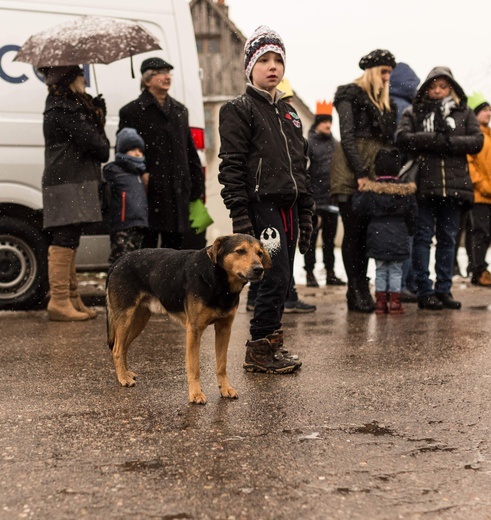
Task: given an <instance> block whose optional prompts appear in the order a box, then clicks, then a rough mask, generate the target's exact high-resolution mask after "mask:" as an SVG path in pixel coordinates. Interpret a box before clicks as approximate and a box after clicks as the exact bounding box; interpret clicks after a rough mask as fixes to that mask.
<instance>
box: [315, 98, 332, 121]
mask: <svg viewBox="0 0 491 520" xmlns="http://www.w3.org/2000/svg"><path fill="white" fill-rule="evenodd" d="M324 121H332V102H331V101H330V102H329V103H326V100H325V99H324V100H323V101H317V105H316V108H315V121H314V126H317V125H318V124H319V123H323V122H324Z"/></svg>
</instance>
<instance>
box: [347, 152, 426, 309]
mask: <svg viewBox="0 0 491 520" xmlns="http://www.w3.org/2000/svg"><path fill="white" fill-rule="evenodd" d="M374 167H375V174H376V176H377V178H376V180H374V181H372V180H367V181H366V182H365V183H364V184H363V186H362V187H361V191H358V192H356V193H355V194H354V195H353V199H352V205H353V211H354V213H355V214H357V215H363V216H366V217H368V218H369V219H370V222H369V224H368V232H367V244H366V246H367V248H366V255H367V257H369V258H374V259H375V264H376V271H375V297H376V302H375V313H376V314H385V313H387V312H389V313H390V314H402V313H403V312H404V310H403V308H402V305H401V302H400V296H401V284H402V263H403V261H404V260H405V259H407V258H409V256H410V239H409V237H410V236H411V235H413V234H414V232H415V231H416V218H417V213H418V207H417V203H416V197H415V195H414V194H415V193H416V184H415V183H414V182H409V183H403V182H402V181H400V180H398V179H397V174H398V173H399V170H400V167H401V160H400V156H399V152H398V151H397V150H386V149H382V150H380V151H379V152H378V153H377V156H376V157H375V162H374ZM387 295H389V307H388V308H387Z"/></svg>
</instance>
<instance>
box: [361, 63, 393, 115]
mask: <svg viewBox="0 0 491 520" xmlns="http://www.w3.org/2000/svg"><path fill="white" fill-rule="evenodd" d="M382 68H387V67H386V66H385V65H383V66H379V67H371V68H370V69H366V70H365V72H364V74H363V76H360V77H359V78H358V79H355V81H354V83H356V84H357V85H358V86H359V87H360V88H362V89H363V90H364V91H365V92H366V93H367V95H368V97H369V98H370V101H371V102H372V103H373V104H374V105H375V106H376V107H377V108H378V109H379V110H380V111H381V112H383V111H384V110H386V111H387V112H390V111H391V108H390V101H389V82H388V81H387V82H385V83H384V82H383V81H382V74H381V70H382Z"/></svg>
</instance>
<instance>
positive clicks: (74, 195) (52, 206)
mask: <svg viewBox="0 0 491 520" xmlns="http://www.w3.org/2000/svg"><path fill="white" fill-rule="evenodd" d="M86 99H87V102H86V103H84V102H83V101H82V100H81V98H79V97H77V95H75V94H74V93H73V92H72V91H71V90H69V89H66V91H60V93H59V94H52V93H51V94H49V95H48V97H47V99H46V108H45V111H44V119H43V132H44V140H45V153H44V157H45V163H44V173H43V181H42V184H43V206H44V210H43V215H44V227H45V228H51V227H57V226H66V225H69V224H79V223H88V222H99V221H101V220H102V214H101V209H100V204H99V186H100V184H101V180H102V174H101V162H105V161H107V160H108V158H109V141H108V139H107V137H106V135H105V133H104V130H103V124H102V121H101V117H98V116H97V113H96V111H94V110H92V109H93V108H94V107H92V101H91V100H92V98H91V97H90V96H88V95H87V98H86ZM91 108H92V109H91Z"/></svg>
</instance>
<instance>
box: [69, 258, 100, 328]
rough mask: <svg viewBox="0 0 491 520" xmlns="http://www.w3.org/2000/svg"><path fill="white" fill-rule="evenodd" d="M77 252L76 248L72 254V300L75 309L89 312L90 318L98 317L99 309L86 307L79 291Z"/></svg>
mask: <svg viewBox="0 0 491 520" xmlns="http://www.w3.org/2000/svg"><path fill="white" fill-rule="evenodd" d="M76 254H77V252H76V250H74V251H73V256H72V262H71V265H70V301H71V302H72V305H73V307H74V309H76V310H77V311H79V312H85V314H88V316H89V318H90V319H92V318H96V317H97V311H95V310H94V309H89V308H88V307H86V306H85V304H84V302H83V301H82V298H80V294H79V293H78V281H77V270H76V268H75V256H76Z"/></svg>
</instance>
